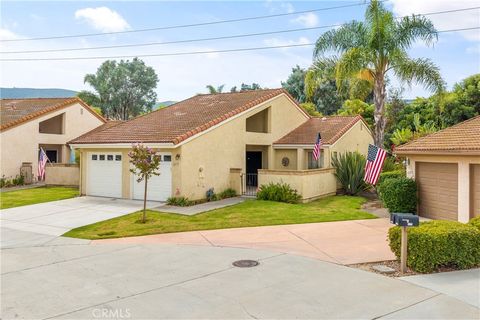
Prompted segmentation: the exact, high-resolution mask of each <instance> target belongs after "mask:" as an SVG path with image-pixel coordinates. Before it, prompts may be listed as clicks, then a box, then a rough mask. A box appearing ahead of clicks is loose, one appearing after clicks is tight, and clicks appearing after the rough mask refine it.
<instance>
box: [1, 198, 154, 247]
mask: <svg viewBox="0 0 480 320" xmlns="http://www.w3.org/2000/svg"><path fill="white" fill-rule="evenodd" d="M159 205H162V204H161V203H159V202H148V203H147V206H148V207H149V208H151V207H156V206H159ZM141 208H143V202H142V201H136V200H123V199H111V198H100V197H78V198H72V199H67V200H60V201H52V202H46V203H40V204H34V205H29V206H23V207H16V208H10V209H4V210H1V213H0V224H1V227H2V237H1V246H2V247H6V246H7V247H8V246H18V245H23V244H32V243H33V242H34V243H37V244H39V243H43V242H44V240H46V241H49V240H51V239H52V238H53V237H57V236H59V235H62V234H64V233H65V232H67V231H69V230H71V229H73V228H77V227H81V226H84V225H87V224H91V223H95V222H98V221H103V220H106V219H111V218H115V217H118V216H122V215H125V214H129V213H132V212H134V211H137V210H140V209H141ZM15 231H23V233H22V232H15ZM32 233H33V234H32ZM7 234H8V235H7ZM22 239H23V240H22Z"/></svg>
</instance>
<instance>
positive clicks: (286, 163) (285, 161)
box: [282, 157, 290, 167]
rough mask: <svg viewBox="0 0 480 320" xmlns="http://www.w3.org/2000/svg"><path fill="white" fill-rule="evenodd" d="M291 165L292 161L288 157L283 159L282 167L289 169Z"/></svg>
mask: <svg viewBox="0 0 480 320" xmlns="http://www.w3.org/2000/svg"><path fill="white" fill-rule="evenodd" d="M289 164H290V159H288V157H283V158H282V166H284V167H288V165H289Z"/></svg>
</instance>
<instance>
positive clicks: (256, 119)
mask: <svg viewBox="0 0 480 320" xmlns="http://www.w3.org/2000/svg"><path fill="white" fill-rule="evenodd" d="M269 119H270V108H267V109H265V110H263V111H260V112H258V113H256V114H254V115H253V116H251V117H248V118H247V120H246V130H247V132H260V133H268V132H270V128H269V126H270V124H269Z"/></svg>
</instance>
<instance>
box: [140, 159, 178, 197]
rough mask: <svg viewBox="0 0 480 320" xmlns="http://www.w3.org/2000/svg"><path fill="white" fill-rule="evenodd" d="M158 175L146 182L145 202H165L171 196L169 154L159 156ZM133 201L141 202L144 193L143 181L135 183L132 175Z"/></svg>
mask: <svg viewBox="0 0 480 320" xmlns="http://www.w3.org/2000/svg"><path fill="white" fill-rule="evenodd" d="M159 155H160V157H161V160H162V161H161V162H160V170H159V172H160V175H159V176H152V177H151V178H150V179H149V180H148V186H147V200H150V201H166V200H167V198H169V197H171V196H172V156H171V155H170V154H164V153H161V154H159ZM132 185H133V199H138V200H143V195H144V191H145V181H142V182H140V183H138V182H137V179H136V177H134V176H133V175H132Z"/></svg>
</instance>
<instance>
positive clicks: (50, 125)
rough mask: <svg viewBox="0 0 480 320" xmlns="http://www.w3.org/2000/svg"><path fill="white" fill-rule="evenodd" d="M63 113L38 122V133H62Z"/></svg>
mask: <svg viewBox="0 0 480 320" xmlns="http://www.w3.org/2000/svg"><path fill="white" fill-rule="evenodd" d="M64 118H65V113H62V114H59V115H58V116H55V117H52V118H50V119H47V120H45V121H42V122H40V123H39V124H38V132H39V133H47V134H63V133H64Z"/></svg>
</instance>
